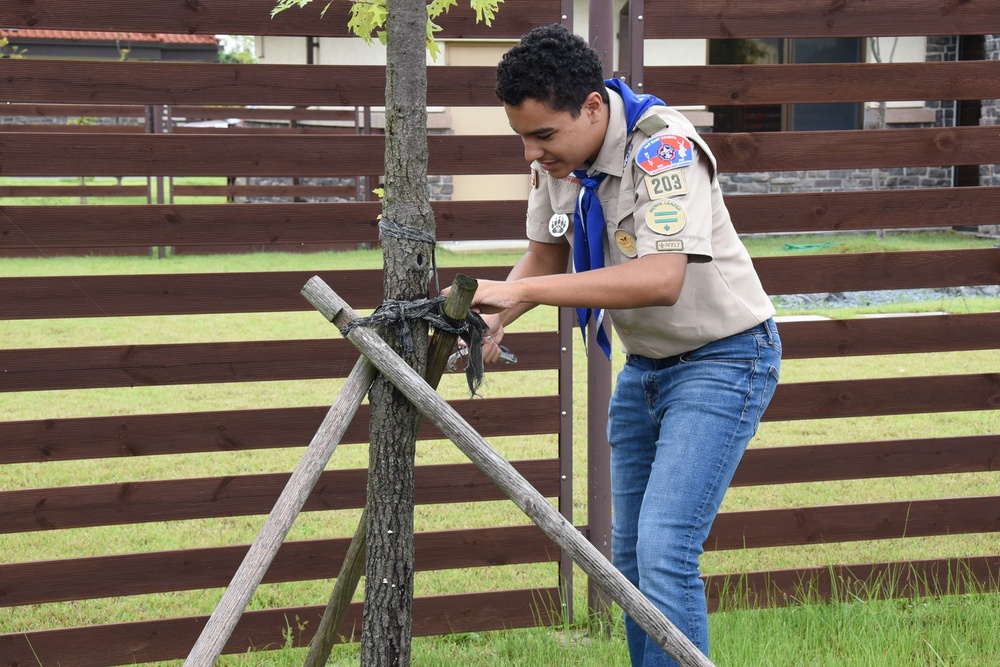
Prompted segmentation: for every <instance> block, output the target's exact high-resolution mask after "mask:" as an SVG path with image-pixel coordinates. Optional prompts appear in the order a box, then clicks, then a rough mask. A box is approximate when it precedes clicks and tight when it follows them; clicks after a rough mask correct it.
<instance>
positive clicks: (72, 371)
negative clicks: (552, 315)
mask: <svg viewBox="0 0 1000 667" xmlns="http://www.w3.org/2000/svg"><path fill="white" fill-rule="evenodd" d="M997 331H1000V313H982V314H970V315H928V316H913V317H886V318H853V319H844V320H825V321H817V322H786V323H782V324H781V333H782V342H783V347H784V355H783V356H784V358H786V359H798V358H818V357H835V356H861V355H884V354H912V353H918V352H940V351H954V350H989V349H995V348H998V347H1000V339H998V337H997V335H996V332H997ZM331 333H333V332H331ZM507 344H508V346H510V347H511V348H512V349H514V350H516V351H517V354H518V364H517V365H516V366H506V365H501V366H497V367H495V368H491V371H492V370H496V371H532V370H540V369H548V368H556V367H558V362H559V355H558V352H557V351H558V349H559V338H558V334H557V333H556V332H548V333H543V332H540V333H520V334H518V333H515V334H511V335H509V336H508V337H507ZM357 357H358V353H357V351H356V349H355V348H354V346H353V345H351V344H350V343H348V342H347V341H345V340H343V339H311V340H278V341H248V342H224V343H174V344H161V345H120V346H118V345H115V346H100V347H63V348H18V349H8V350H0V368H3V369H4V374H3V382H2V383H0V392H12V391H43V390H53V389H91V388H97V387H134V386H163V385H178V384H201V383H225V382H261V381H271V380H303V379H321V378H331V377H344V376H346V374H347V373H348V372H349V370H350V369H351V368H352V367H353V365H354V362H355V361H356V360H357Z"/></svg>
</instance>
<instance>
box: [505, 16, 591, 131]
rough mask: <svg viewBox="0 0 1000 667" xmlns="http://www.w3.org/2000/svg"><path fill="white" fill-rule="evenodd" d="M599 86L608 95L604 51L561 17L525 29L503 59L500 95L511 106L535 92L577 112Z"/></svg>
mask: <svg viewBox="0 0 1000 667" xmlns="http://www.w3.org/2000/svg"><path fill="white" fill-rule="evenodd" d="M595 91H596V92H598V93H600V94H601V97H602V98H603V99H604V101H605V102H607V101H608V90H607V88H606V87H605V86H604V76H603V69H602V67H601V58H600V56H599V55H598V54H597V51H595V50H594V49H592V48H591V47H590V45H588V44H587V42H585V41H584V40H583V38H581V37H579V36H578V35H574V34H573V33H571V32H570V31H569V30H567V29H566V28H565V27H564V26H562V25H559V24H558V23H556V24H552V25H546V26H540V27H538V28H535V29H533V30H532V31H531V32H529V33H527V34H526V35H524V37H522V38H521V42H520V43H519V44H518V45H517V46H514V47H512V48H511V49H510V50H509V51H507V53H505V54H504V55H503V58H502V59H501V60H500V63H499V64H498V65H497V85H496V93H497V97H498V98H499V99H500V101H501V102H503V103H504V104H509V105H511V106H518V105H520V104H521V102H523V101H524V100H525V99H529V98H530V99H533V100H537V101H539V102H543V103H545V104H547V105H548V106H549V107H551V108H552V109H555V110H556V111H567V112H569V113H570V114H572V115H573V117H574V118H577V117H578V116H579V115H580V113H581V111H582V109H583V103H584V101H586V99H587V96H588V95H590V94H591V93H593V92H595Z"/></svg>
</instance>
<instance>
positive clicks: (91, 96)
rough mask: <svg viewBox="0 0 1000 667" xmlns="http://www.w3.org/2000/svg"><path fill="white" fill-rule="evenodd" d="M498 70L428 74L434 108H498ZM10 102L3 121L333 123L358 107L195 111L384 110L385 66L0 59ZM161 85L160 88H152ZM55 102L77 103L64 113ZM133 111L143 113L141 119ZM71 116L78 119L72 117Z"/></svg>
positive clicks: (0, 74)
mask: <svg viewBox="0 0 1000 667" xmlns="http://www.w3.org/2000/svg"><path fill="white" fill-rule="evenodd" d="M495 69H496V68H495V67H474V66H463V65H448V66H447V67H429V68H428V70H427V103H428V104H429V105H430V106H492V107H495V106H499V104H500V102H499V101H498V100H497V96H496V93H495V92H494V73H495ZM0 78H2V79H3V81H4V83H5V86H4V93H5V98H6V99H9V100H10V101H11V102H17V103H19V104H20V105H21V106H19V107H14V108H13V109H9V110H8V109H6V107H5V108H4V113H3V115H5V116H12V115H17V114H18V113H23V114H24V115H26V116H39V115H40V116H55V115H57V114H58V115H60V116H62V115H82V114H84V112H86V115H90V116H94V115H100V114H99V113H95V112H94V109H93V108H90V109H89V111H87V109H88V107H86V106H83V105H84V104H86V103H89V104H107V105H114V106H112V107H110V108H109V113H108V115H113V116H121V117H127V116H133V115H138V116H140V117H142V116H144V111H143V107H142V106H135V105H151V104H167V105H188V106H183V107H180V108H175V109H174V110H173V111H172V113H173V115H174V116H181V117H189V116H194V115H204V117H206V118H211V117H216V118H244V119H261V118H263V119H292V118H294V119H297V120H324V119H326V120H328V119H330V118H343V117H344V114H345V113H350V117H352V118H353V116H354V110H353V109H343V110H334V109H326V110H319V109H310V110H305V109H301V110H292V111H290V112H285V111H283V110H268V109H240V108H231V109H216V110H215V112H214V113H209V112H202V111H201V110H200V109H197V108H194V107H193V106H190V105H203V104H220V105H229V106H232V105H275V106H288V105H295V106H326V107H355V106H384V105H385V67H382V66H377V65H266V64H253V65H234V64H211V63H167V62H97V61H71V60H32V59H30V58H25V59H22V60H13V59H7V60H0ZM150 81H156V82H157V85H156V86H150V85H149V82H150ZM57 104H69V105H74V106H72V107H69V108H66V109H63V108H60V107H58V106H53V105H57ZM134 110H138V113H136V112H135V111H134ZM71 112H73V113H71Z"/></svg>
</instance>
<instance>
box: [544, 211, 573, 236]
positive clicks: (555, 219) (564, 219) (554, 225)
mask: <svg viewBox="0 0 1000 667" xmlns="http://www.w3.org/2000/svg"><path fill="white" fill-rule="evenodd" d="M567 229H569V216H568V215H566V214H565V213H553V214H552V217H551V218H549V234H552V236H555V237H559V236H562V235H563V234H565V233H566V230H567Z"/></svg>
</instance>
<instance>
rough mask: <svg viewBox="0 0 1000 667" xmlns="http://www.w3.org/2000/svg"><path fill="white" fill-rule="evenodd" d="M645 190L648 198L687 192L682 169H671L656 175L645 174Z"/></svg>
mask: <svg viewBox="0 0 1000 667" xmlns="http://www.w3.org/2000/svg"><path fill="white" fill-rule="evenodd" d="M643 180H644V181H645V182H646V190H647V191H648V192H649V198H650V199H666V198H667V197H680V196H681V195H686V194H687V193H688V182H687V177H686V176H685V175H684V172H683V171H680V170H677V169H675V170H673V171H668V172H666V173H664V174H658V175H657V176H646V178H644V179H643Z"/></svg>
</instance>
